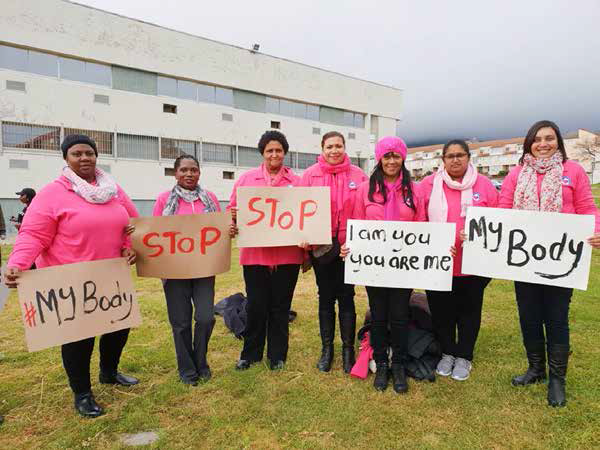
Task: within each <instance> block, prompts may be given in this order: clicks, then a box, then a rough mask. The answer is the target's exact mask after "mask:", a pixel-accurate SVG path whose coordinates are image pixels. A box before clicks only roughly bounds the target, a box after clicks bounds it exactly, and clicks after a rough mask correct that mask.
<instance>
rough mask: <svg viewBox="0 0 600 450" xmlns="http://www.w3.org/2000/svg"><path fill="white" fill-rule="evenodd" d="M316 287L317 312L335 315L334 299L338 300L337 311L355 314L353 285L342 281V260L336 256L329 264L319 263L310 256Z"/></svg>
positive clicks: (342, 313)
mask: <svg viewBox="0 0 600 450" xmlns="http://www.w3.org/2000/svg"><path fill="white" fill-rule="evenodd" d="M311 261H312V265H313V269H314V271H315V278H316V280H317V287H318V288H319V314H328V315H333V316H334V317H335V301H336V300H337V302H338V308H339V313H340V316H341V315H345V314H355V313H356V310H355V308H354V285H353V284H346V283H344V261H343V260H342V258H340V257H337V258H335V259H334V260H333V261H332V262H330V263H329V264H319V261H318V260H317V259H316V258H314V257H312V256H311Z"/></svg>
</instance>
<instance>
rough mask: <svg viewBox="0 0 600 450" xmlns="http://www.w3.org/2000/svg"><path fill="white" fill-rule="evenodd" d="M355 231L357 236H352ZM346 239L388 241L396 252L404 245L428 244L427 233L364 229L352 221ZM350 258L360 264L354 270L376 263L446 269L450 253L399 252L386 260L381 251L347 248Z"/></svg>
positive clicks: (395, 266)
mask: <svg viewBox="0 0 600 450" xmlns="http://www.w3.org/2000/svg"><path fill="white" fill-rule="evenodd" d="M355 233H356V237H355ZM348 236H349V240H350V241H352V240H356V239H360V240H363V241H372V242H382V243H386V242H389V243H390V245H391V246H392V252H394V253H398V252H401V251H403V250H404V249H405V247H412V246H418V245H421V246H425V247H428V246H429V245H430V241H431V234H430V233H405V231H404V230H397V229H396V230H393V231H392V232H391V233H390V232H387V231H386V230H384V229H375V230H367V229H364V228H357V229H355V226H354V225H353V224H352V225H350V227H349V230H348ZM349 257H350V261H351V262H352V263H354V264H358V266H359V268H357V269H353V271H354V272H358V271H359V270H360V266H361V265H362V264H364V265H365V266H379V267H386V266H387V267H391V268H392V269H400V270H409V271H410V270H430V269H432V270H443V271H445V272H447V271H449V270H451V269H452V257H451V256H447V255H446V256H441V257H440V256H439V255H422V256H417V255H411V256H408V255H401V256H392V257H391V258H389V259H388V260H387V261H386V257H385V256H384V255H381V254H376V251H373V254H368V253H366V254H364V253H353V252H350V255H349Z"/></svg>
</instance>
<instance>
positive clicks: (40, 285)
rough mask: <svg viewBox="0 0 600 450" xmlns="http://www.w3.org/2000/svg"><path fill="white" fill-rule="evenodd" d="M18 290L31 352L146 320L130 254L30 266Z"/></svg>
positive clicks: (132, 325) (21, 279)
mask: <svg viewBox="0 0 600 450" xmlns="http://www.w3.org/2000/svg"><path fill="white" fill-rule="evenodd" d="M17 290H18V294H19V304H20V305H21V313H22V316H23V324H24V326H25V340H26V341H27V348H28V349H29V351H30V352H34V351H37V350H42V349H45V348H48V347H54V346H56V345H62V344H67V343H69V342H75V341H79V340H81V339H86V338H90V337H93V336H99V335H101V334H105V333H110V332H113V331H117V330H122V329H124V328H131V327H137V326H139V325H140V324H141V323H142V318H141V316H140V310H139V306H138V303H137V299H136V294H135V286H134V284H133V280H132V279H131V269H130V267H129V265H128V264H127V260H126V259H125V258H115V259H102V260H98V261H90V262H81V263H75V264H65V265H63V266H53V267H47V268H44V269H36V270H27V271H24V272H23V273H22V274H21V277H20V278H19V285H18V288H17Z"/></svg>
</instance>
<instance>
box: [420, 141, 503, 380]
mask: <svg viewBox="0 0 600 450" xmlns="http://www.w3.org/2000/svg"><path fill="white" fill-rule="evenodd" d="M442 161H443V163H444V167H443V168H440V169H439V170H438V171H437V173H435V174H433V175H430V176H428V177H427V178H425V179H424V180H423V181H422V182H421V183H420V184H419V189H420V192H421V196H422V198H423V202H424V205H425V211H426V213H427V218H428V220H429V221H430V222H454V223H455V224H456V240H455V248H456V256H455V258H454V273H453V278H452V290H451V291H450V292H441V291H427V300H428V302H429V308H430V310H431V319H432V322H433V327H434V331H435V334H436V336H437V338H438V340H439V341H440V345H441V347H442V359H441V360H440V362H439V363H438V366H437V369H436V373H437V374H438V375H441V376H444V377H447V376H451V377H452V379H453V380H457V381H464V380H466V379H467V378H469V375H470V373H471V369H472V367H473V365H472V361H473V351H474V349H475V343H476V342H477V336H478V335H479V328H480V326H481V309H482V306H483V293H484V290H485V288H486V286H487V285H488V283H489V282H490V279H489V278H485V277H478V276H472V275H464V274H463V273H462V272H461V265H462V239H461V236H460V233H461V232H462V231H463V229H464V227H465V217H466V213H467V208H468V207H469V206H471V205H473V206H482V207H492V208H494V207H496V206H497V204H498V191H497V190H496V188H495V187H494V185H493V184H492V182H491V181H490V180H489V179H488V178H487V177H485V176H483V175H479V174H478V173H477V169H475V166H473V164H472V163H471V152H470V151H469V146H468V145H467V143H466V142H465V141H463V140H460V139H456V140H452V141H450V142H447V143H446V145H444V149H443V150H442Z"/></svg>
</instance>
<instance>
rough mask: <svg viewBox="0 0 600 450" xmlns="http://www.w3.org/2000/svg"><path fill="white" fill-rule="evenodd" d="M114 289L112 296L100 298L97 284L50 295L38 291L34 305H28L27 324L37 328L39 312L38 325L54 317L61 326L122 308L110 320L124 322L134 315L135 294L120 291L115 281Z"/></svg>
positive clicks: (31, 303) (49, 293)
mask: <svg viewBox="0 0 600 450" xmlns="http://www.w3.org/2000/svg"><path fill="white" fill-rule="evenodd" d="M115 288H116V289H115V292H114V294H113V295H101V296H98V295H97V293H96V291H97V287H96V283H95V282H93V281H85V282H84V283H83V284H82V285H81V288H80V289H75V288H74V287H73V286H69V287H68V288H53V289H50V290H48V291H47V292H46V291H38V290H36V291H35V303H34V302H29V304H28V302H25V311H26V317H25V321H26V323H27V325H28V326H29V327H31V328H33V327H36V326H38V322H37V321H36V319H35V312H36V310H37V314H38V316H39V325H43V324H45V323H46V322H47V321H48V320H50V317H52V316H53V315H54V316H55V318H56V323H57V324H58V325H59V326H60V325H62V324H63V323H64V322H69V321H72V320H75V319H76V318H77V317H79V316H81V315H87V314H93V313H101V312H107V311H109V310H117V309H119V308H122V307H123V313H122V314H121V315H117V318H116V319H112V320H111V321H110V323H112V324H114V323H117V322H121V321H122V320H125V319H127V318H128V317H129V315H130V314H131V308H132V306H133V293H130V294H128V293H126V292H121V287H120V285H119V282H118V281H116V282H115ZM34 305H35V306H37V308H35V306H34Z"/></svg>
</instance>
